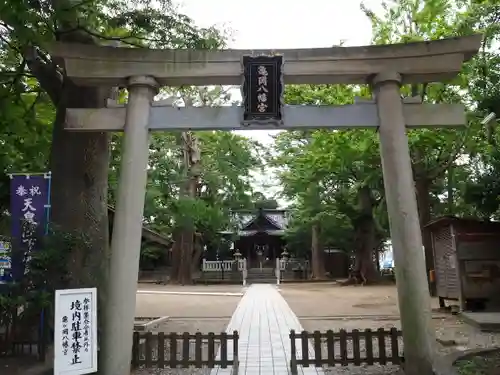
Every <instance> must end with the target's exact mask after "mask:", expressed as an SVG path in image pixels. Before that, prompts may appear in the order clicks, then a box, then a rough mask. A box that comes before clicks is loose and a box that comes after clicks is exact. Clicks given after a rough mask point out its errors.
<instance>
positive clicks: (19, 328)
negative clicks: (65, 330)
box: [0, 308, 49, 362]
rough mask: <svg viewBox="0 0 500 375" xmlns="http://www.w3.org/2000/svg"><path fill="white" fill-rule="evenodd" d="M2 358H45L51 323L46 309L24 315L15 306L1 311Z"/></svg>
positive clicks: (0, 341)
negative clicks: (49, 323)
mask: <svg viewBox="0 0 500 375" xmlns="http://www.w3.org/2000/svg"><path fill="white" fill-rule="evenodd" d="M0 315H1V316H2V318H3V319H2V321H1V322H0V358H2V357H36V358H37V359H38V360H39V361H42V362H43V361H44V360H45V355H46V346H47V344H48V342H49V333H48V330H49V325H48V320H47V316H46V314H45V312H44V310H40V311H39V312H36V313H34V314H32V315H23V314H20V313H18V309H17V308H14V309H11V310H10V311H5V310H2V311H0Z"/></svg>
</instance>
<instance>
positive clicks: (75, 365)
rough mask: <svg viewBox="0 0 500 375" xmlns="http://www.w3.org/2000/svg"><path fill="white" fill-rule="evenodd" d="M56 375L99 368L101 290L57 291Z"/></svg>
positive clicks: (55, 327) (91, 371) (55, 326)
mask: <svg viewBox="0 0 500 375" xmlns="http://www.w3.org/2000/svg"><path fill="white" fill-rule="evenodd" d="M55 309H56V311H55V324H54V344H55V347H54V375H81V374H91V373H93V372H96V371H97V289H96V288H90V289H64V290H56V303H55Z"/></svg>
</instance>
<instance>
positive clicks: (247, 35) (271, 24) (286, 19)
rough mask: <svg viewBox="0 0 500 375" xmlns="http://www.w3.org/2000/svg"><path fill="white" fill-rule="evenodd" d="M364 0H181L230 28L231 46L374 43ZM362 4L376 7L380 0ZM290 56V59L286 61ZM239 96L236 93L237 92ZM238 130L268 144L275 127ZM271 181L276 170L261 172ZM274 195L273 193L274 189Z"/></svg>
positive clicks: (184, 9)
mask: <svg viewBox="0 0 500 375" xmlns="http://www.w3.org/2000/svg"><path fill="white" fill-rule="evenodd" d="M360 2H361V1H360V0H350V1H345V0H307V1H305V2H304V1H293V0H246V1H244V0H210V1H206V0H178V1H177V4H178V5H179V6H180V9H179V10H180V11H181V13H183V14H186V15H187V16H189V17H191V18H192V19H193V20H194V21H195V23H196V24H197V25H198V26H201V27H209V26H213V25H215V26H219V27H221V28H224V29H230V30H231V31H232V38H231V39H232V40H230V41H229V48H237V49H285V48H321V47H331V46H333V45H335V44H337V45H338V44H339V43H340V42H341V41H343V42H344V45H346V46H359V45H366V44H370V40H371V25H370V22H369V21H368V19H367V17H366V16H365V15H364V14H363V12H362V11H361V10H360ZM363 3H364V4H365V5H366V6H367V7H368V8H369V9H372V10H374V11H379V10H380V9H381V7H380V3H381V0H365V1H363ZM285 61H286V60H285ZM235 94H236V95H237V94H238V93H235ZM238 133H240V134H242V135H245V136H247V137H251V138H253V139H256V140H258V141H259V142H261V143H263V144H270V143H271V142H272V139H271V137H270V134H273V133H274V134H275V133H276V131H263V130H246V131H238ZM261 177H262V178H261V180H262V181H264V182H265V181H269V179H272V178H273V176H272V175H268V176H261ZM270 193H271V194H272V193H273V192H270Z"/></svg>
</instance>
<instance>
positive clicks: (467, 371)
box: [454, 350, 500, 375]
mask: <svg viewBox="0 0 500 375" xmlns="http://www.w3.org/2000/svg"><path fill="white" fill-rule="evenodd" d="M454 366H455V368H456V369H457V371H458V373H459V374H460V375H500V350H495V351H491V352H487V353H484V354H478V355H475V356H473V357H470V358H467V359H461V360H458V361H457V362H455V365H454Z"/></svg>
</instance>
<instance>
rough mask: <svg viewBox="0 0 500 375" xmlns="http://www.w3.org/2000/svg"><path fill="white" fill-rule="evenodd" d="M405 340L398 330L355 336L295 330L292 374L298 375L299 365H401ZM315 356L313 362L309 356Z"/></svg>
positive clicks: (292, 342)
mask: <svg viewBox="0 0 500 375" xmlns="http://www.w3.org/2000/svg"><path fill="white" fill-rule="evenodd" d="M401 337H402V333H401V331H399V330H397V329H396V328H391V329H390V330H384V329H383V328H379V329H378V330H376V331H372V330H371V329H366V330H364V331H359V330H357V329H354V330H352V331H351V332H347V331H346V330H343V329H341V330H340V331H339V332H333V331H332V330H329V331H327V332H319V331H314V332H313V333H309V332H306V331H303V332H301V333H300V334H297V333H296V332H295V331H294V330H292V331H291V332H290V342H291V360H290V368H291V371H292V374H293V375H296V374H297V365H302V366H304V367H309V366H310V365H314V366H316V367H321V366H323V365H328V366H335V365H341V366H347V365H349V364H353V365H355V366H360V365H361V364H362V363H366V364H368V365H373V364H375V363H379V364H382V365H385V364H387V363H393V364H401V363H402V362H403V361H404V359H403V350H402V349H403V344H402V340H401V341H400V338H401ZM297 340H299V342H300V344H301V345H300V346H301V349H300V351H301V358H297ZM309 340H312V348H310V341H309ZM374 341H375V345H374ZM310 349H312V350H311V351H310ZM311 352H312V353H314V357H313V358H310V356H309V355H310V353H311ZM362 354H364V355H362Z"/></svg>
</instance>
